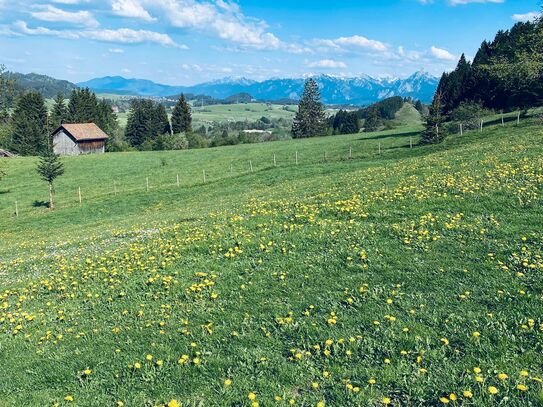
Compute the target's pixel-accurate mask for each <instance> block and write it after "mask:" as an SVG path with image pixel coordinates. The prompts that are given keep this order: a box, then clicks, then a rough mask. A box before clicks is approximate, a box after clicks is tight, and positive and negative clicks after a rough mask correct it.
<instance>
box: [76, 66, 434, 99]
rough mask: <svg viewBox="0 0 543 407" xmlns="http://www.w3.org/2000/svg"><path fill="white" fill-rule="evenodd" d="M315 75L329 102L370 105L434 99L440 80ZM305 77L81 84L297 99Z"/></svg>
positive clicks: (133, 91)
mask: <svg viewBox="0 0 543 407" xmlns="http://www.w3.org/2000/svg"><path fill="white" fill-rule="evenodd" d="M313 78H314V79H315V80H316V81H317V83H318V84H319V87H320V89H321V96H322V100H323V101H324V102H325V103H327V104H353V105H367V104H371V103H375V102H377V101H379V100H381V99H384V98H387V97H391V96H403V97H409V96H410V97H412V98H414V99H420V100H422V101H423V102H430V101H431V99H432V97H433V95H434V93H435V90H436V88H437V85H438V83H439V79H438V78H436V77H433V76H431V75H430V74H428V73H426V72H423V71H420V72H416V73H415V74H413V75H411V76H410V77H408V78H405V79H397V78H372V77H370V76H367V75H364V76H360V77H355V78H343V77H334V76H330V75H318V76H314V77H313ZM305 80H306V78H273V79H268V80H265V81H262V82H257V81H253V80H251V79H247V78H243V77H227V78H223V79H219V80H215V81H211V82H205V83H202V84H198V85H194V86H170V85H160V84H157V83H154V82H152V81H146V80H141V79H125V78H122V77H105V78H97V79H92V80H90V81H88V82H83V83H79V84H78V85H79V86H81V87H89V88H91V89H92V90H94V91H95V92H100V93H116V94H125V95H139V96H173V95H177V94H180V93H192V94H195V95H207V96H211V97H213V98H216V99H225V98H227V97H229V96H231V95H234V94H237V93H248V94H250V95H251V96H252V97H254V98H255V99H259V100H280V99H292V100H297V99H299V97H300V95H301V94H302V91H303V87H304V83H305Z"/></svg>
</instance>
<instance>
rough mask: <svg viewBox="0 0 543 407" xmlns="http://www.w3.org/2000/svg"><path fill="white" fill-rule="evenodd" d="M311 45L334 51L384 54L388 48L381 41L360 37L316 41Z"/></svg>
mask: <svg viewBox="0 0 543 407" xmlns="http://www.w3.org/2000/svg"><path fill="white" fill-rule="evenodd" d="M313 43H314V44H315V45H317V46H321V47H325V48H329V49H331V50H336V51H348V50H365V51H379V52H384V51H386V50H387V49H388V47H387V46H386V45H385V44H384V43H383V42H381V41H378V40H372V39H369V38H366V37H364V36H362V35H353V36H351V37H339V38H336V39H317V40H314V41H313Z"/></svg>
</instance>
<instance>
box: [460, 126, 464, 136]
mask: <svg viewBox="0 0 543 407" xmlns="http://www.w3.org/2000/svg"><path fill="white" fill-rule="evenodd" d="M460 135H461V136H463V135H464V128H463V126H462V123H460Z"/></svg>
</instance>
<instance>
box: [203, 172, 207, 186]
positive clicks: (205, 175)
mask: <svg viewBox="0 0 543 407" xmlns="http://www.w3.org/2000/svg"><path fill="white" fill-rule="evenodd" d="M203 173H204V184H205V183H206V170H204V171H203Z"/></svg>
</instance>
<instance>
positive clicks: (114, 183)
mask: <svg viewBox="0 0 543 407" xmlns="http://www.w3.org/2000/svg"><path fill="white" fill-rule="evenodd" d="M113 193H114V194H115V196H117V182H115V181H113Z"/></svg>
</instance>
